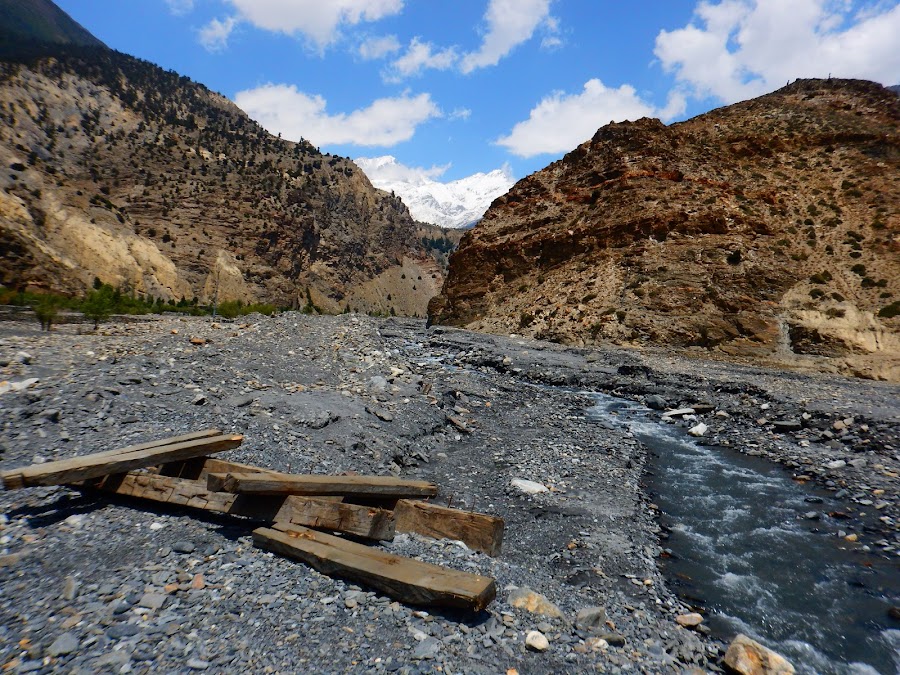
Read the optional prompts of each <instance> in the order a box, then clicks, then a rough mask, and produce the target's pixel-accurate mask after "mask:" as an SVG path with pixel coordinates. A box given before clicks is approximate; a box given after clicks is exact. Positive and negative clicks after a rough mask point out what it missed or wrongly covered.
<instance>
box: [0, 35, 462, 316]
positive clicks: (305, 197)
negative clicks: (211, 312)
mask: <svg viewBox="0 0 900 675" xmlns="http://www.w3.org/2000/svg"><path fill="white" fill-rule="evenodd" d="M0 52H2V53H3V55H4V57H5V60H4V61H2V62H0V165H2V167H3V168H4V171H3V172H2V173H0V282H2V283H3V284H5V285H7V286H9V285H13V286H19V287H21V286H29V285H30V286H32V287H38V288H44V289H47V290H53V291H57V292H60V291H61V292H69V293H80V292H82V291H83V290H84V289H86V288H88V287H89V286H90V284H91V283H92V282H93V280H94V278H95V277H99V278H100V279H101V280H102V281H104V282H107V283H110V284H112V285H114V286H124V287H126V288H131V289H134V290H135V291H137V292H138V293H143V294H147V295H152V296H154V297H163V298H165V299H169V298H174V299H180V298H182V297H186V298H187V299H191V298H193V297H197V298H198V299H199V300H200V301H201V302H205V301H208V300H209V299H210V298H211V297H212V295H213V294H214V293H215V292H216V290H217V289H218V297H219V299H220V300H224V299H240V300H244V301H248V302H249V301H265V302H272V303H275V304H278V305H284V306H289V305H295V306H296V305H305V304H306V303H307V298H309V297H311V298H312V301H313V302H314V303H315V304H316V305H317V306H318V307H321V308H322V309H323V310H325V311H340V310H343V309H345V308H347V307H350V308H352V309H356V310H359V311H377V312H385V313H386V312H391V311H394V312H396V313H398V314H424V312H425V307H426V303H427V301H428V298H430V297H431V296H432V295H434V294H435V293H436V292H437V291H438V290H439V289H440V285H441V282H442V281H443V272H442V269H441V265H440V260H439V259H440V258H441V257H444V258H446V249H448V248H449V246H450V243H449V242H448V241H447V240H446V237H445V233H444V232H443V231H442V230H440V229H439V228H435V227H432V226H426V225H423V224H421V223H416V222H415V221H413V219H412V218H411V216H410V215H409V212H408V210H407V208H406V207H405V206H404V205H403V203H402V202H401V201H400V199H399V198H397V197H394V196H393V195H391V194H387V193H385V192H382V191H380V190H376V189H375V188H373V187H372V185H371V183H370V182H369V180H368V179H367V178H366V176H365V175H364V174H363V173H362V171H360V169H359V168H358V167H357V166H356V165H355V164H353V162H351V161H350V160H349V159H345V158H343V157H337V156H332V155H327V154H322V153H320V152H319V151H318V150H317V149H316V148H315V147H313V146H312V145H311V144H310V143H308V142H306V141H301V142H299V143H293V142H289V141H286V140H282V139H280V138H276V137H274V136H272V135H270V134H269V133H267V132H266V131H265V130H264V129H262V128H261V127H260V126H259V125H257V124H256V123H255V122H253V121H252V120H250V119H249V118H248V117H247V116H246V115H245V114H244V113H243V112H242V111H241V110H239V109H238V108H237V107H236V106H235V105H234V104H232V103H231V102H230V101H228V100H227V99H226V98H225V97H223V96H221V95H219V94H217V93H215V92H212V91H210V90H208V89H207V88H205V87H203V86H202V85H199V84H196V83H194V82H192V81H190V80H189V79H188V78H186V77H179V76H178V75H177V74H176V73H174V72H171V71H164V70H162V69H160V68H158V67H156V66H154V65H152V64H150V63H147V62H144V61H141V60H139V59H135V58H132V57H130V56H126V55H124V54H120V53H118V52H114V51H111V50H108V49H105V48H90V47H80V46H72V45H68V46H47V45H45V46H41V45H39V44H37V43H36V42H34V41H29V42H27V43H23V44H20V45H13V46H11V45H9V44H6V45H4V46H3V47H2V49H0ZM439 249H444V250H443V251H442V250H439Z"/></svg>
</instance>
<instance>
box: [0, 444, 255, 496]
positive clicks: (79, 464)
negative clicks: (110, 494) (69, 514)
mask: <svg viewBox="0 0 900 675" xmlns="http://www.w3.org/2000/svg"><path fill="white" fill-rule="evenodd" d="M203 433H205V432H203ZM172 440H176V439H166V440H165V441H160V442H158V444H156V445H151V446H150V447H146V446H147V444H143V445H140V446H129V447H127V448H122V449H121V450H119V451H107V452H102V453H95V454H92V455H82V456H80V457H72V458H70V459H63V460H59V461H56V462H47V463H46V464H33V465H31V466H26V467H20V468H18V469H12V470H10V471H4V472H2V473H0V478H2V480H3V485H4V487H5V488H6V489H7V490H14V489H18V488H23V487H32V486H35V485H61V484H64V483H74V482H77V481H82V480H87V479H89V478H99V477H100V476H106V475H109V474H115V473H124V472H126V471H131V470H133V469H142V468H145V467H149V466H153V465H154V464H162V463H165V462H172V461H177V460H183V459H189V458H191V457H197V456H200V455H208V454H211V453H214V452H222V451H224V450H231V449H233V448H236V447H238V446H239V445H240V444H241V441H243V440H244V437H243V436H241V435H239V434H224V435H218V436H210V437H204V438H194V439H191V440H187V441H179V442H175V443H172V442H170V441H172ZM159 443H162V444H159Z"/></svg>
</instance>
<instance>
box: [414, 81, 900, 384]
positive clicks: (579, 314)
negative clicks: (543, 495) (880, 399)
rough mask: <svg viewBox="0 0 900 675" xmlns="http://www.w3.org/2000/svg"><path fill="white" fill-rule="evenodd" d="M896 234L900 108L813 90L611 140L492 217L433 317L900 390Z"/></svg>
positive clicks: (456, 264) (861, 85)
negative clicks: (716, 357) (887, 382)
mask: <svg viewBox="0 0 900 675" xmlns="http://www.w3.org/2000/svg"><path fill="white" fill-rule="evenodd" d="M898 232H900V99H898V97H897V96H896V95H894V94H893V93H892V92H890V91H888V90H887V89H885V88H883V87H881V86H880V85H877V84H874V83H871V82H863V81H855V80H798V81H797V82H795V83H793V84H791V85H789V86H787V87H785V88H784V89H781V90H779V91H777V92H774V93H772V94H769V95H766V96H763V97H760V98H758V99H754V100H751V101H746V102H743V103H739V104H736V105H733V106H729V107H726V108H722V109H719V110H714V111H712V112H710V113H708V114H705V115H701V116H699V117H697V118H694V119H691V120H688V121H686V122H682V123H678V124H674V125H671V126H668V127H667V126H665V125H663V124H662V123H661V122H660V121H659V120H652V119H641V120H638V121H636V122H625V123H621V124H610V125H608V126H605V127H603V128H601V129H600V130H599V131H598V132H597V133H596V134H595V136H594V137H593V138H592V139H591V140H590V141H587V142H586V143H584V144H582V145H581V146H579V147H578V148H576V149H575V150H573V151H572V152H570V153H569V154H567V155H566V156H565V157H564V158H563V159H562V160H560V161H557V162H554V163H553V164H551V165H550V166H548V167H547V168H545V169H543V170H542V171H539V172H537V173H535V174H533V175H531V176H529V177H528V178H525V179H523V180H521V181H519V182H518V183H517V184H516V185H515V186H514V187H513V189H512V190H510V191H509V192H508V193H507V194H506V195H504V196H503V197H500V198H499V199H497V200H496V201H495V202H494V203H493V204H492V206H491V208H490V209H489V210H488V212H487V213H486V214H485V216H484V218H483V219H482V221H481V222H480V223H479V224H478V225H477V226H476V227H475V228H474V229H473V230H472V231H471V232H469V233H467V234H466V235H465V236H464V238H463V240H462V242H461V244H460V248H459V250H458V251H457V252H456V253H455V254H454V255H453V257H452V258H451V265H450V271H449V275H448V278H447V281H446V283H445V285H444V288H443V290H442V292H441V295H440V296H438V297H436V298H435V299H434V300H433V301H432V303H431V305H430V308H429V312H430V316H431V317H432V320H433V321H435V322H438V323H446V324H452V325H461V326H467V327H470V328H474V329H479V330H487V331H495V332H516V333H524V334H528V335H532V336H536V337H541V338H548V339H552V340H558V341H562V342H567V343H574V344H591V343H594V342H597V341H603V340H607V341H613V342H616V343H620V344H633V345H645V344H646V345H667V346H676V347H695V348H699V349H703V350H714V351H716V352H717V353H721V354H725V355H731V356H734V357H749V358H753V359H760V358H768V359H792V358H796V357H797V355H802V357H803V358H806V357H808V358H806V360H816V359H818V360H819V361H821V359H820V358H819V357H822V356H828V357H832V358H834V357H839V358H840V359H843V361H842V363H845V365H846V364H847V363H850V362H851V361H852V362H853V363H855V364H856V365H851V366H850V368H851V370H854V369H855V370H858V371H860V374H868V375H872V376H882V377H900V369H898V368H897V366H898V365H900V360H898V357H900V338H898V329H900V319H897V318H890V317H889V316H887V315H888V314H890V313H891V312H889V311H883V310H884V308H885V307H887V306H889V305H890V303H892V302H894V301H895V300H896V299H897V297H900V256H898V251H900V242H898V241H897V235H898ZM879 312H881V316H879ZM847 359H850V361H847ZM854 359H855V361H853V360H854ZM866 359H868V361H867V360H866ZM860 364H862V365H860ZM891 369H893V370H891Z"/></svg>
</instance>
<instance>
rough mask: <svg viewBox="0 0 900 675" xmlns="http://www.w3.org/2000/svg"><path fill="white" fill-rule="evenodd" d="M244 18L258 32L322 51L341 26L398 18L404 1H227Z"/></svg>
mask: <svg viewBox="0 0 900 675" xmlns="http://www.w3.org/2000/svg"><path fill="white" fill-rule="evenodd" d="M228 2H230V3H231V4H232V5H233V6H234V7H235V9H236V10H237V11H238V12H239V14H240V16H241V18H242V19H243V20H245V21H248V22H249V23H251V24H253V25H254V26H256V27H257V28H262V29H263V30H268V31H272V32H276V33H285V34H287V35H298V34H299V35H303V36H305V37H306V38H307V39H308V40H309V41H310V42H311V43H312V44H313V45H314V46H315V47H317V48H318V49H320V50H322V49H324V48H325V47H327V46H328V45H330V44H331V43H332V42H334V41H335V40H336V39H337V38H338V36H339V34H340V29H341V26H343V25H347V26H354V25H357V24H359V23H363V22H371V21H378V20H380V19H383V18H385V17H387V16H393V15H395V14H398V13H399V12H400V11H401V10H402V9H403V0H228Z"/></svg>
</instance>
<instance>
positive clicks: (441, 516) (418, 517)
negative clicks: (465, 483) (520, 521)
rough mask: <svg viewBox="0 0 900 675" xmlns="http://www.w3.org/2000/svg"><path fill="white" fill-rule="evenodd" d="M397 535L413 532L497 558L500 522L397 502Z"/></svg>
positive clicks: (494, 518)
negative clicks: (453, 541)
mask: <svg viewBox="0 0 900 675" xmlns="http://www.w3.org/2000/svg"><path fill="white" fill-rule="evenodd" d="M394 517H395V518H396V520H397V531H398V532H415V533H416V534H421V535H424V536H426V537H433V538H435V539H457V540H459V541H461V542H463V543H464V544H465V545H466V546H468V547H469V548H471V549H474V550H476V551H482V552H484V553H487V554H488V555H491V556H498V555H500V548H501V547H502V546H503V529H504V527H505V523H504V522H503V518H498V517H497V516H489V515H486V514H484V513H475V512H474V511H462V510H460V509H451V508H448V507H446V506H438V505H437V504H429V503H428V502H420V501H413V500H408V499H401V500H400V501H398V502H397V506H396V507H394Z"/></svg>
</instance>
